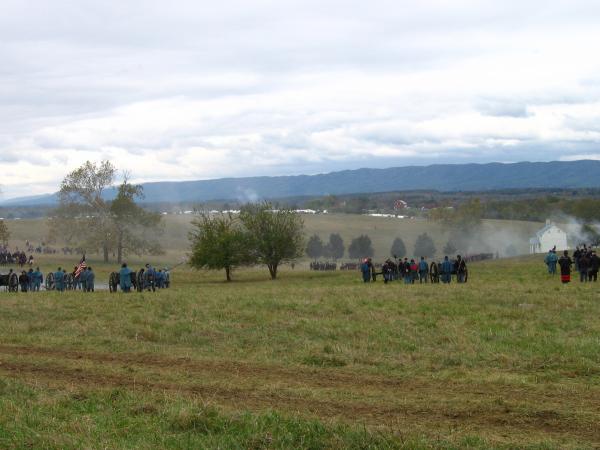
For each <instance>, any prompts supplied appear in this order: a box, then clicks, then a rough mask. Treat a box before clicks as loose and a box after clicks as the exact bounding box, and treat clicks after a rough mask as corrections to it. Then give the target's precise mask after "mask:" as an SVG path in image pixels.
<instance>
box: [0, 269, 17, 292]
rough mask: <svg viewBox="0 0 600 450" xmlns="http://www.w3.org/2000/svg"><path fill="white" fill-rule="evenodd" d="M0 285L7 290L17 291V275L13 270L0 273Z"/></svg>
mask: <svg viewBox="0 0 600 450" xmlns="http://www.w3.org/2000/svg"><path fill="white" fill-rule="evenodd" d="M0 286H4V287H5V288H6V290H7V291H8V292H17V291H18V290H19V277H18V275H17V274H16V273H14V272H11V273H9V274H6V275H0Z"/></svg>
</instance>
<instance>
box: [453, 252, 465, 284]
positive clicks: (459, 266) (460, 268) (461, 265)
mask: <svg viewBox="0 0 600 450" xmlns="http://www.w3.org/2000/svg"><path fill="white" fill-rule="evenodd" d="M454 267H455V269H456V282H457V283H464V282H465V275H466V273H467V265H466V264H465V260H464V259H462V258H461V256H460V255H456V261H455V262H454Z"/></svg>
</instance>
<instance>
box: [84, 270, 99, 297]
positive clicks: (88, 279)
mask: <svg viewBox="0 0 600 450" xmlns="http://www.w3.org/2000/svg"><path fill="white" fill-rule="evenodd" d="M83 272H87V274H86V276H85V287H86V292H94V279H95V278H96V274H94V271H93V270H92V268H91V267H88V268H87V270H84V271H83ZM83 272H82V273H83Z"/></svg>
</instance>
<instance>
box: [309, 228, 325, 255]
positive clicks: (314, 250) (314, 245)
mask: <svg viewBox="0 0 600 450" xmlns="http://www.w3.org/2000/svg"><path fill="white" fill-rule="evenodd" d="M306 254H307V255H308V257H309V258H312V259H318V258H320V257H321V256H323V254H324V248H323V241H322V240H321V238H320V237H319V236H317V235H316V234H314V235H312V236H311V238H310V239H309V240H308V244H306Z"/></svg>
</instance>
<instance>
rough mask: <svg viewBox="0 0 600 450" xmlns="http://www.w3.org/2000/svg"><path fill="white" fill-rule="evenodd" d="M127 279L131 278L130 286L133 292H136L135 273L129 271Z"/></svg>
mask: <svg viewBox="0 0 600 450" xmlns="http://www.w3.org/2000/svg"><path fill="white" fill-rule="evenodd" d="M129 277H130V278H131V286H132V287H133V290H134V291H137V290H138V282H137V273H135V272H134V271H131V273H130V274H129Z"/></svg>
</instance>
